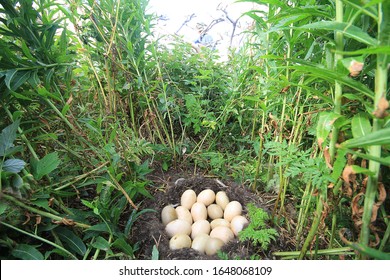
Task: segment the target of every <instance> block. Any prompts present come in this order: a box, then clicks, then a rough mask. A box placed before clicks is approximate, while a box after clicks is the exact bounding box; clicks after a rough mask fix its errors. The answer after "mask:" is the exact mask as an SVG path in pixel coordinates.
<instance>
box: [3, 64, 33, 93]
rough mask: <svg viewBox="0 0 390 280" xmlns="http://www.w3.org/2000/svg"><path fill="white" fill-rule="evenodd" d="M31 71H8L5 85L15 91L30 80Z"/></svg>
mask: <svg viewBox="0 0 390 280" xmlns="http://www.w3.org/2000/svg"><path fill="white" fill-rule="evenodd" d="M30 76H31V71H30V70H15V69H12V70H8V71H7V72H6V75H5V80H4V81H5V84H6V86H7V88H8V89H9V90H12V91H15V90H17V89H18V88H19V87H20V86H22V85H23V84H24V83H25V82H26V81H27V80H28V79H30Z"/></svg>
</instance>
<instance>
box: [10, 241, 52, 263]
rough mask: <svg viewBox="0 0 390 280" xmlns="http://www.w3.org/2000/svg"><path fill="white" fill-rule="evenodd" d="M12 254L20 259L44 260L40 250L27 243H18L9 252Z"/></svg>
mask: <svg viewBox="0 0 390 280" xmlns="http://www.w3.org/2000/svg"><path fill="white" fill-rule="evenodd" d="M11 254H12V256H14V257H15V258H17V259H22V260H44V257H43V255H42V253H41V252H39V251H38V250H37V249H36V248H35V247H33V246H31V245H28V244H19V245H17V246H16V247H15V249H13V250H12V252H11Z"/></svg>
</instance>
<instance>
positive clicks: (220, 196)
mask: <svg viewBox="0 0 390 280" xmlns="http://www.w3.org/2000/svg"><path fill="white" fill-rule="evenodd" d="M215 202H216V203H217V204H218V205H219V206H221V208H222V210H225V208H226V205H228V203H229V202H230V201H229V197H228V196H227V194H226V192H224V191H219V192H217V194H216V195H215Z"/></svg>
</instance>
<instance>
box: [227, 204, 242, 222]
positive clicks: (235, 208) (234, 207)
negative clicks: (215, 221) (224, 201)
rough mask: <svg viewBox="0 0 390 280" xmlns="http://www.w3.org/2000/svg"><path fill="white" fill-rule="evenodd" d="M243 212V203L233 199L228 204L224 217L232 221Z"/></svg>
mask: <svg viewBox="0 0 390 280" xmlns="http://www.w3.org/2000/svg"><path fill="white" fill-rule="evenodd" d="M241 213H242V205H241V203H240V202H238V201H231V202H229V204H228V205H226V208H225V212H224V213H223V218H224V219H225V220H227V221H228V222H230V221H231V220H233V218H234V217H235V216H239V215H241Z"/></svg>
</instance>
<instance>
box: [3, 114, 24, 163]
mask: <svg viewBox="0 0 390 280" xmlns="http://www.w3.org/2000/svg"><path fill="white" fill-rule="evenodd" d="M19 124H20V120H19V119H18V120H16V121H14V122H13V123H12V124H10V125H9V126H7V127H6V128H4V129H3V130H2V131H1V133H0V156H1V157H3V156H5V155H6V154H7V153H8V151H9V149H11V148H12V147H14V144H13V143H14V141H15V139H16V132H17V131H18V127H19Z"/></svg>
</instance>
